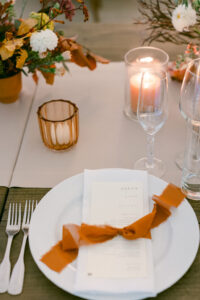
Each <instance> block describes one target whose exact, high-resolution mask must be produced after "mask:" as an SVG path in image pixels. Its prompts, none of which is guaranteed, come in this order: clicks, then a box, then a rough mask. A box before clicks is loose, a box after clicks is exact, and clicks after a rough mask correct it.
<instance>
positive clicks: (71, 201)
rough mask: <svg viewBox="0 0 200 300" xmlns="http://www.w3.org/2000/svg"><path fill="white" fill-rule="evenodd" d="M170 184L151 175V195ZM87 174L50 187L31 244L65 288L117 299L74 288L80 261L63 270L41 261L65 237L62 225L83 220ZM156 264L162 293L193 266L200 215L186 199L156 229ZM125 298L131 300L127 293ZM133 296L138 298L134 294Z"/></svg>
mask: <svg viewBox="0 0 200 300" xmlns="http://www.w3.org/2000/svg"><path fill="white" fill-rule="evenodd" d="M166 185H167V183H166V182H165V181H163V180H161V179H159V178H156V177H154V176H150V178H149V196H150V197H151V196H152V194H158V195H159V194H161V192H162V191H163V189H164V188H165V187H166ZM82 192H83V174H79V175H76V176H73V177H71V178H69V179H66V180H64V181H63V182H61V183H60V184H58V185H57V186H55V187H54V188H53V189H52V190H50V191H49V192H48V193H47V194H46V195H45V196H44V197H43V199H42V200H41V201H40V203H39V204H38V206H37V208H36V210H35V212H34V214H33V216H32V220H31V225H30V230H29V244H30V249H31V253H32V256H33V258H34V260H35V262H36V264H37V265H38V267H39V269H40V270H41V271H42V272H43V274H44V275H45V276H46V277H47V278H48V279H49V280H51V281H52V282H53V283H54V284H56V285H57V286H58V287H60V288H62V289H63V290H65V291H67V292H69V293H71V294H74V295H77V296H79V297H83V298H85V299H92V300H107V299H108V300H109V299H110V300H111V299H112V300H113V299H120V300H122V298H121V297H118V296H114V297H113V295H106V294H105V295H103V296H102V295H92V294H89V295H86V294H85V293H84V295H83V294H81V293H76V292H75V291H74V289H73V286H74V280H75V276H76V262H73V263H72V264H70V265H68V266H67V267H66V268H65V269H64V270H63V271H62V272H61V273H56V272H54V271H52V270H50V269H49V268H48V267H47V266H46V265H45V264H43V263H42V262H41V261H40V258H41V256H42V255H43V254H44V253H46V252H47V251H48V250H49V249H50V248H51V247H52V246H53V245H54V244H55V243H56V242H57V241H58V240H60V239H61V236H62V225H63V224H67V223H76V224H80V223H81V209H82ZM152 242H153V254H154V265H155V282H156V292H157V293H160V292H162V291H164V290H165V289H167V288H169V287H170V286H171V285H173V284H174V283H175V282H176V281H177V280H179V279H180V278H181V277H182V276H183V275H184V273H185V272H186V271H187V270H188V268H189V267H190V266H191V264H192V262H193V260H194V258H195V256H196V253H197V250H198V247H199V225H198V221H197V218H196V215H195V213H194V211H193V209H192V207H191V206H190V204H189V203H188V202H187V200H184V201H183V202H182V203H181V205H180V206H179V207H178V208H177V209H174V211H173V214H172V216H170V218H169V219H168V220H167V221H166V222H164V223H162V224H161V225H160V226H159V227H157V228H155V229H154V230H152ZM123 299H128V300H130V295H129V296H128V298H127V297H126V296H124V297H123ZM131 299H134V295H133V297H132V298H131Z"/></svg>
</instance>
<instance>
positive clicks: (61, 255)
mask: <svg viewBox="0 0 200 300" xmlns="http://www.w3.org/2000/svg"><path fill="white" fill-rule="evenodd" d="M184 197H185V196H184V194H183V193H182V192H181V190H180V188H178V187H176V186H175V185H173V184H169V185H168V186H167V187H166V188H165V190H164V191H163V192H162V194H161V195H160V196H156V195H154V196H153V197H152V199H153V200H154V202H155V203H154V207H153V210H152V212H151V213H149V214H147V215H145V216H144V217H142V218H141V219H139V220H137V221H136V222H134V223H132V224H130V225H129V226H126V227H124V228H115V227H112V226H109V225H105V226H96V225H87V224H84V223H83V224H81V225H80V226H79V225H76V224H67V225H64V226H63V235H62V240H61V241H59V242H58V243H57V244H56V245H55V246H53V247H52V248H51V249H50V250H49V251H48V252H47V253H46V254H44V255H43V256H42V258H41V261H42V262H43V263H45V264H46V265H47V266H48V267H49V268H50V269H52V270H54V271H56V272H60V271H62V269H63V268H64V267H66V266H67V265H68V264H69V263H71V262H72V261H73V260H75V259H76V257H77V255H78V249H79V247H80V246H83V245H90V244H96V243H103V242H105V241H108V240H110V239H112V238H114V237H115V236H117V235H121V236H123V237H124V238H125V239H128V240H135V239H138V238H148V239H151V229H152V228H155V227H157V226H158V225H160V224H161V223H163V222H164V221H165V220H167V218H168V217H169V216H170V215H171V212H170V207H172V206H173V207H178V206H179V204H180V203H181V202H182V201H183V199H184Z"/></svg>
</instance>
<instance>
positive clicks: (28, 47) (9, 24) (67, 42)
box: [0, 0, 108, 102]
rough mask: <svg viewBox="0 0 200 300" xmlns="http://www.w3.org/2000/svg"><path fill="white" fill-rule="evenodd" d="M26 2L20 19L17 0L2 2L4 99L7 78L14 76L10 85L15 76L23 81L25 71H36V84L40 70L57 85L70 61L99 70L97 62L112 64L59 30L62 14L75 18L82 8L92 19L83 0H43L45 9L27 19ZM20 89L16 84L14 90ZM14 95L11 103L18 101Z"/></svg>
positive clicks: (0, 34)
mask: <svg viewBox="0 0 200 300" xmlns="http://www.w3.org/2000/svg"><path fill="white" fill-rule="evenodd" d="M38 1H39V0H38ZM26 3H27V0H24V1H23V6H22V13H21V16H20V18H16V14H15V1H14V0H10V1H6V0H4V1H1V3H0V84H1V80H2V81H3V84H2V85H3V87H2V89H3V95H2V97H3V98H6V95H4V94H5V93H6V88H5V79H8V78H9V79H10V81H9V86H10V83H11V82H13V83H14V78H18V79H17V81H18V82H19V83H20V82H21V81H20V79H19V78H21V77H20V76H21V73H22V72H23V73H24V74H26V75H27V73H32V76H33V79H34V80H35V82H36V83H37V82H38V73H41V74H42V75H43V76H44V78H45V79H46V82H47V83H48V84H53V82H54V76H55V75H56V74H63V73H64V72H65V70H68V67H67V65H66V62H68V61H71V62H74V63H76V64H78V65H79V66H82V67H84V66H86V67H88V68H89V69H90V70H93V69H95V67H96V62H101V63H108V60H106V59H104V58H102V57H100V56H97V55H95V54H94V53H92V52H91V51H90V50H89V49H87V48H85V47H83V46H82V45H80V44H79V43H77V42H76V40H75V39H74V38H67V37H64V36H63V32H61V31H57V30H56V27H55V24H56V23H62V24H63V23H64V21H61V20H58V19H57V17H59V16H61V15H64V16H65V18H66V19H67V20H68V21H72V18H73V16H74V14H75V12H76V11H77V10H79V11H81V12H82V13H83V16H84V21H87V20H88V10H87V7H86V6H85V3H84V1H83V0H74V3H73V2H72V0H40V4H41V9H40V10H39V11H38V12H31V13H30V14H29V17H28V18H27V19H23V11H24V8H25V5H26ZM57 63H59V64H57ZM60 63H61V64H62V66H61V67H60ZM58 65H59V67H58ZM15 81H16V80H15ZM2 89H1V91H2ZM19 89H20V87H18V88H17V86H16V84H14V88H13V91H14V90H16V91H17V90H19ZM18 93H19V91H18ZM1 94H2V93H1ZM16 97H18V94H17V95H15V96H14V98H15V100H16ZM14 98H13V99H11V100H10V102H12V101H15V100H14ZM1 100H2V99H0V101H1ZM2 101H4V100H2Z"/></svg>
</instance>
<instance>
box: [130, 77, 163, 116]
mask: <svg viewBox="0 0 200 300" xmlns="http://www.w3.org/2000/svg"><path fill="white" fill-rule="evenodd" d="M141 82H142V73H136V74H134V75H133V76H132V77H131V78H130V98H131V108H132V111H133V112H137V104H138V100H139V93H140V86H141ZM159 87H160V79H159V77H158V76H156V75H154V74H152V73H148V72H145V73H144V77H143V84H142V91H141V92H142V96H143V104H144V105H145V104H146V105H152V106H154V101H155V95H156V93H157V92H158V91H159Z"/></svg>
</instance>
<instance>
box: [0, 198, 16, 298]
mask: <svg viewBox="0 0 200 300" xmlns="http://www.w3.org/2000/svg"><path fill="white" fill-rule="evenodd" d="M18 207H19V208H18ZM20 224H21V204H19V205H17V203H16V204H14V203H13V204H11V203H10V205H9V210H8V220H7V226H6V233H7V235H8V241H7V246H6V251H5V254H4V258H3V260H2V262H1V264H0V293H4V292H6V291H7V289H8V284H9V278H10V266H11V265H10V248H11V244H12V240H13V237H14V235H15V234H17V233H18V232H19V230H20Z"/></svg>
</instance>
